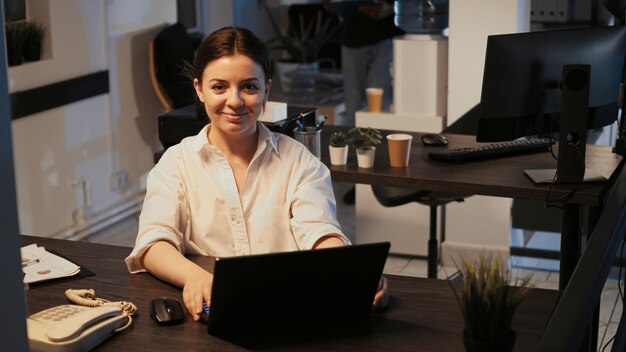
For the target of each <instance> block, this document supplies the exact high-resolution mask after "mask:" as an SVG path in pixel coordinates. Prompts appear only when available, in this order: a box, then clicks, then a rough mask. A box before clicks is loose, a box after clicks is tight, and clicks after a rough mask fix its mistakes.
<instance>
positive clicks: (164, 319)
mask: <svg viewBox="0 0 626 352" xmlns="http://www.w3.org/2000/svg"><path fill="white" fill-rule="evenodd" d="M150 317H152V319H153V320H154V321H155V322H156V323H157V324H159V325H173V324H180V323H182V322H183V318H184V317H185V312H184V311H183V305H182V304H181V303H180V302H179V301H178V300H176V299H173V298H167V297H159V298H155V299H153V300H152V302H151V303H150Z"/></svg>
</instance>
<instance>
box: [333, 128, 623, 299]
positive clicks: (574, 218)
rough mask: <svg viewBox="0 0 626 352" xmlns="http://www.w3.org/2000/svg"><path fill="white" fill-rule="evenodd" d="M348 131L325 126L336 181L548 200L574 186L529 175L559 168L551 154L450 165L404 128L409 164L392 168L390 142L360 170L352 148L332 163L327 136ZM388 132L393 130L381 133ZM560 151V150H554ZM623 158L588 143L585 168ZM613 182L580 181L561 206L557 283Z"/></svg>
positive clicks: (458, 141)
mask: <svg viewBox="0 0 626 352" xmlns="http://www.w3.org/2000/svg"><path fill="white" fill-rule="evenodd" d="M338 130H342V131H344V132H345V131H347V130H348V128H345V127H338V126H327V127H324V129H323V133H322V140H323V141H322V146H323V147H322V161H323V162H324V163H325V164H326V165H328V167H329V168H330V171H331V174H332V178H333V181H339V182H351V183H362V184H371V185H381V186H395V187H405V188H415V189H423V190H430V191H435V192H447V193H454V194H468V195H485V196H495V197H506V198H518V199H530V200H538V201H545V200H546V197H547V195H548V192H549V191H550V199H551V200H556V199H561V198H565V197H567V196H568V195H569V194H570V192H571V191H572V190H573V189H574V186H573V185H555V186H554V187H552V189H551V190H550V186H548V185H537V184H534V183H533V182H532V181H531V180H530V179H529V178H528V177H527V176H526V175H525V174H524V169H550V168H555V167H556V161H555V160H554V159H553V158H552V156H551V155H550V154H549V153H539V154H527V155H519V156H513V157H505V158H497V159H489V160H483V161H476V162H468V163H461V164H450V163H445V162H441V161H435V160H430V159H429V158H428V152H430V151H433V150H441V148H442V147H426V146H423V145H422V143H421V142H420V138H419V137H420V135H421V133H411V132H402V133H408V134H411V135H413V143H412V144H411V157H410V162H409V166H408V167H406V168H392V167H389V152H388V149H387V143H386V141H383V143H381V144H380V145H378V146H377V147H376V157H375V161H374V167H373V168H371V169H360V168H359V167H358V166H357V163H356V155H355V153H354V151H352V150H351V151H350V154H349V156H348V163H347V165H341V166H335V165H330V159H329V156H328V148H326V147H325V146H326V145H328V137H329V135H330V133H332V132H334V131H338ZM381 132H382V133H383V135H387V134H389V133H391V132H392V131H384V130H383V131H381ZM446 136H447V137H448V140H449V144H448V146H446V147H443V148H459V147H465V146H473V145H476V140H475V137H473V136H464V135H448V134H447V135H446ZM555 150H556V148H555ZM621 159H622V157H621V156H619V155H617V154H613V153H612V152H611V148H609V147H605V146H597V145H589V146H587V157H586V166H587V167H588V168H592V169H595V170H601V171H602V172H603V174H605V175H607V176H611V175H613V174H614V171H615V170H616V168H617V166H618V165H619V163H620V161H621ZM610 184H611V182H595V183H585V184H582V185H580V187H578V189H576V192H575V193H573V194H572V195H571V197H569V198H567V200H566V201H565V203H566V205H565V206H564V209H563V229H562V235H561V273H560V280H561V281H560V283H559V287H560V288H561V289H564V288H565V285H566V284H567V281H568V280H569V277H570V276H571V273H572V272H573V270H574V267H575V266H576V263H577V262H578V257H579V255H580V250H579V249H580V248H581V242H580V241H581V238H582V235H583V234H586V233H591V230H590V229H593V227H592V226H593V224H595V221H596V220H597V216H598V214H599V210H600V209H601V208H602V204H603V201H604V196H605V193H606V191H607V190H608V188H609V186H610ZM581 206H585V207H587V208H588V209H589V214H591V216H590V217H589V218H590V219H589V221H588V223H589V225H590V226H589V228H590V229H586V230H582V229H581V225H580V223H581V215H580V214H581Z"/></svg>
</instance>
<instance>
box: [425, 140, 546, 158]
mask: <svg viewBox="0 0 626 352" xmlns="http://www.w3.org/2000/svg"><path fill="white" fill-rule="evenodd" d="M551 142H552V141H551V140H550V139H549V138H527V139H518V140H514V141H508V142H498V143H490V144H484V145H479V146H476V147H469V148H455V149H444V150H440V151H436V152H430V153H428V157H429V158H430V159H435V160H441V161H446V162H454V163H461V162H466V161H473V160H478V159H490V158H499V157H503V156H509V155H515V154H529V153H536V152H542V151H547V150H548V147H549V146H550V144H551Z"/></svg>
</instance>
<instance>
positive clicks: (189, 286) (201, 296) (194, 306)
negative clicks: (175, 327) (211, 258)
mask: <svg viewBox="0 0 626 352" xmlns="http://www.w3.org/2000/svg"><path fill="white" fill-rule="evenodd" d="M212 286H213V275H211V274H210V273H209V272H206V271H204V272H197V273H194V274H193V275H190V276H189V277H188V278H186V279H185V285H184V286H183V302H184V303H185V307H186V308H187V311H188V312H189V314H190V315H191V317H192V318H193V320H195V321H198V320H200V318H201V317H202V303H206V305H207V306H209V307H210V306H211V287H212Z"/></svg>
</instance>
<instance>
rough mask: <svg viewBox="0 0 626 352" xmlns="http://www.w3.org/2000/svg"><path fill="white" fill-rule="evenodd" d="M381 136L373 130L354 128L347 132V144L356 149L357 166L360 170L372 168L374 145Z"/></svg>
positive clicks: (369, 128)
mask: <svg viewBox="0 0 626 352" xmlns="http://www.w3.org/2000/svg"><path fill="white" fill-rule="evenodd" d="M382 138H383V136H382V135H381V134H380V131H378V130H377V129H375V128H371V127H368V128H360V127H354V128H352V129H350V130H349V131H348V144H349V145H350V146H352V147H353V148H354V149H356V157H357V164H358V165H359V167H361V168H371V167H372V166H374V156H375V153H376V145H377V144H380V142H381V140H382Z"/></svg>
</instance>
